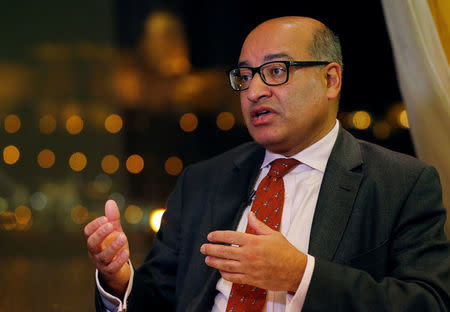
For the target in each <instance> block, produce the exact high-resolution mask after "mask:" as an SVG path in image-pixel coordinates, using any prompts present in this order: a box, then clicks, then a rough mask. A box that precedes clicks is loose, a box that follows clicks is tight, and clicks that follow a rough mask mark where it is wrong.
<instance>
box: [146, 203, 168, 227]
mask: <svg viewBox="0 0 450 312" xmlns="http://www.w3.org/2000/svg"><path fill="white" fill-rule="evenodd" d="M165 211H166V209H162V208H161V209H156V210H154V211H153V212H152V214H151V215H150V218H149V224H150V227H151V228H152V230H153V231H154V232H155V233H156V232H158V231H159V228H160V226H161V219H162V217H163V214H164V212H165Z"/></svg>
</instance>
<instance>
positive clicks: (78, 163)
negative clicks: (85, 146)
mask: <svg viewBox="0 0 450 312" xmlns="http://www.w3.org/2000/svg"><path fill="white" fill-rule="evenodd" d="M86 164H87V158H86V156H84V154H83V153H80V152H77V153H73V154H72V156H70V158H69V166H70V168H72V170H73V171H77V172H79V171H81V170H83V169H84V168H85V167H86Z"/></svg>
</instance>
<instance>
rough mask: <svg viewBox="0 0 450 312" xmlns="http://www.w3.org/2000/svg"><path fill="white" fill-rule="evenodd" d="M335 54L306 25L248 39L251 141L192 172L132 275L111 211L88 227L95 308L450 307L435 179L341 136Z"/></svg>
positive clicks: (326, 36)
mask: <svg viewBox="0 0 450 312" xmlns="http://www.w3.org/2000/svg"><path fill="white" fill-rule="evenodd" d="M340 54H341V53H340V46H339V42H338V40H337V38H336V37H335V36H334V35H333V34H332V32H331V31H330V30H329V29H328V28H326V26H324V25H323V24H322V23H320V22H318V21H316V20H313V19H310V18H302V17H283V18H277V19H272V20H269V21H266V22H264V23H262V24H261V25H259V26H258V27H256V28H255V29H254V30H253V31H252V32H251V33H250V34H249V35H248V37H247V38H246V40H245V42H244V44H243V47H242V50H241V55H240V57H239V65H238V68H237V69H235V70H232V71H230V81H231V84H232V87H233V88H234V89H236V90H239V92H240V99H241V107H242V113H243V116H244V119H245V122H246V125H247V127H248V130H249V132H250V134H251V136H252V137H253V138H254V140H255V141H256V143H255V142H252V143H247V144H244V145H242V146H239V147H237V148H235V149H233V150H231V151H229V152H227V153H224V154H222V155H219V156H217V157H215V158H213V159H211V160H207V161H204V162H201V163H198V164H196V165H193V166H190V167H188V168H186V170H185V171H184V172H183V173H182V175H181V176H180V178H179V180H178V182H177V185H176V187H175V190H174V191H173V193H172V194H171V196H170V198H169V201H168V204H167V211H166V213H165V215H164V218H163V222H162V226H161V229H160V231H159V233H158V235H157V239H156V241H155V244H154V246H153V248H152V250H151V252H150V254H149V256H148V258H147V259H146V262H145V263H144V265H143V266H142V267H141V268H140V269H139V270H137V271H134V270H133V269H132V268H131V266H130V262H129V261H128V257H129V250H128V243H127V239H126V236H125V234H124V233H123V231H122V229H121V227H120V215H119V211H118V209H117V206H116V205H115V203H114V202H112V201H108V202H107V203H106V207H105V214H106V216H105V217H101V218H98V219H96V220H94V221H92V222H91V223H89V224H88V225H87V226H86V227H85V234H86V236H87V243H88V249H89V255H90V257H91V259H92V261H93V263H94V264H95V266H96V267H97V269H98V271H97V274H98V279H97V286H98V287H97V289H98V290H99V291H98V292H97V297H96V306H97V309H98V310H99V311H102V310H103V311H105V310H106V308H105V307H104V305H106V306H108V308H107V309H109V310H113V309H115V308H114V306H117V307H118V309H119V310H122V309H124V308H127V309H128V310H127V311H173V310H175V311H210V310H212V311H244V310H246V311H261V310H263V311H300V310H301V311H448V310H449V309H450V296H449V292H450V278H449V275H450V246H449V242H448V241H447V239H446V238H445V234H444V232H443V225H444V222H445V209H444V208H443V206H442V199H441V190H440V185H439V178H438V175H437V173H436V171H435V170H434V169H433V168H431V167H429V166H427V165H425V164H423V163H422V162H420V161H418V160H416V159H414V158H411V157H408V156H405V155H400V154H398V153H394V152H391V151H388V150H385V149H383V148H381V147H378V146H375V145H373V144H370V143H367V142H362V141H358V140H356V139H355V138H353V137H352V136H351V135H350V134H349V133H348V132H346V131H345V130H343V129H342V128H340V126H339V123H338V122H337V121H336V115H337V110H338V100H339V92H340V89H341V77H342V59H341V56H340ZM369 65H370V64H369ZM368 70H370V68H368ZM279 159H281V160H279ZM280 162H281V163H282V164H281V165H279V163H280ZM283 165H284V167H286V168H288V167H289V169H286V170H285V172H283V173H282V174H280V170H283ZM276 166H278V167H276ZM275 167H276V168H277V169H274V168H275ZM277 174H278V175H277ZM283 175H284V176H283ZM275 189H276V190H275ZM274 190H275V191H274ZM255 191H256V194H255ZM271 192H273V193H271ZM269 193H270V194H271V195H270V197H267V198H268V199H267V198H266V199H267V200H266V199H263V198H264V196H266V195H267V194H269ZM272 194H274V195H272ZM280 194H281V198H282V199H281V205H280V204H279V205H278V206H276V205H275V206H274V205H273V203H274V202H276V201H277V200H278V201H280V199H279V198H280ZM254 195H256V198H255V196H254ZM252 202H253V203H252ZM271 206H273V207H272V208H270V207H271ZM261 209H262V210H261ZM280 209H281V211H282V214H281V216H280V213H279V212H280ZM250 210H251V211H252V212H250ZM263 210H264V211H268V212H265V213H266V215H265V217H263V216H261V214H262V213H263V212H262V211H263ZM258 214H259V215H258ZM256 215H258V216H256ZM275 216H277V218H281V219H276V221H273V220H275ZM271 222H272V223H271ZM204 255H206V257H205V256H204Z"/></svg>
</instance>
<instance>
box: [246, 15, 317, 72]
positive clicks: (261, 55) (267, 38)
mask: <svg viewBox="0 0 450 312" xmlns="http://www.w3.org/2000/svg"><path fill="white" fill-rule="evenodd" d="M311 40H312V33H311V29H310V27H306V28H304V27H300V26H299V25H291V24H280V23H276V24H275V25H272V24H268V25H266V24H263V25H261V26H259V27H257V28H256V29H254V30H253V31H252V32H251V33H250V34H249V35H248V37H247V38H246V40H245V42H244V44H243V46H242V50H241V55H240V57H239V63H244V62H245V63H263V62H268V61H272V60H276V59H283V58H284V59H288V60H289V59H292V60H293V59H298V58H305V57H308V55H309V47H310V43H311ZM252 66H255V64H253V65H252Z"/></svg>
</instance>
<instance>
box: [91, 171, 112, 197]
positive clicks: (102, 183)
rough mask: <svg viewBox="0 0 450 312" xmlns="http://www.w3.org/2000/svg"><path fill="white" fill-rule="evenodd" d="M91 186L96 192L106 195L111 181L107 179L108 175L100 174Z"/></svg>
mask: <svg viewBox="0 0 450 312" xmlns="http://www.w3.org/2000/svg"><path fill="white" fill-rule="evenodd" d="M93 186H94V189H95V190H96V191H97V192H99V193H107V192H109V190H110V189H111V187H112V179H111V178H110V177H109V175H107V174H104V173H100V174H99V175H98V176H96V177H95V180H94V183H93Z"/></svg>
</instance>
